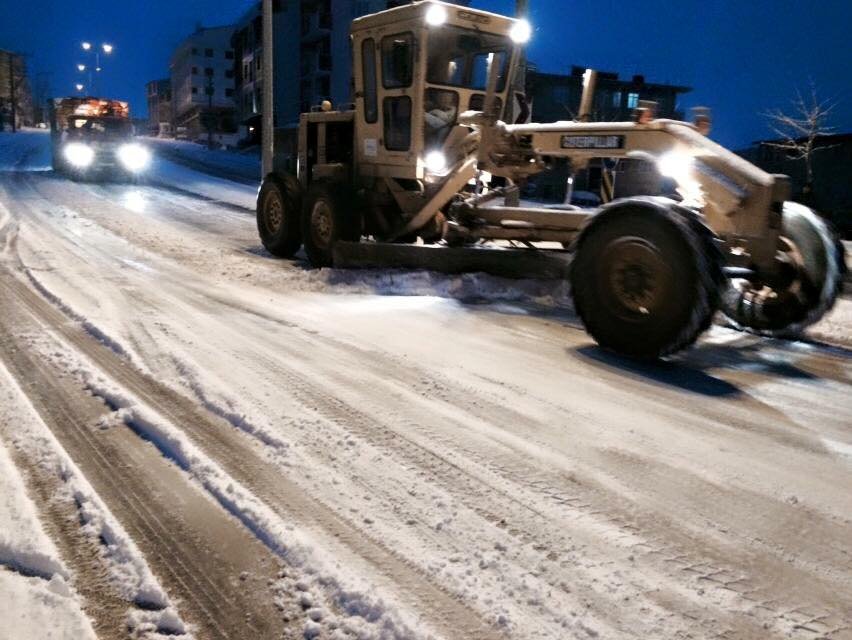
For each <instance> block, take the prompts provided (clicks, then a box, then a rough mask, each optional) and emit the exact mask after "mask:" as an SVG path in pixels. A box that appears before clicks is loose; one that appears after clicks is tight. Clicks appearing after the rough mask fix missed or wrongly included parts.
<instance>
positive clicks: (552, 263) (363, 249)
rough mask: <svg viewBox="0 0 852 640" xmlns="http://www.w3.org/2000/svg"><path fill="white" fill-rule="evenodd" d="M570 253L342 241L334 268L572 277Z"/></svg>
mask: <svg viewBox="0 0 852 640" xmlns="http://www.w3.org/2000/svg"><path fill="white" fill-rule="evenodd" d="M569 264H570V254H569V253H568V252H567V251H558V250H542V251H539V250H535V249H504V248H500V247H482V246H476V247H446V246H441V245H413V244H392V243H384V242H338V243H337V244H336V245H335V247H334V266H335V267H340V268H343V269H388V268H391V269H425V270H427V271H437V272H439V273H468V272H482V273H488V274H491V275H495V276H500V277H503V278H515V279H521V278H538V279H545V280H557V279H565V278H567V277H568V268H569Z"/></svg>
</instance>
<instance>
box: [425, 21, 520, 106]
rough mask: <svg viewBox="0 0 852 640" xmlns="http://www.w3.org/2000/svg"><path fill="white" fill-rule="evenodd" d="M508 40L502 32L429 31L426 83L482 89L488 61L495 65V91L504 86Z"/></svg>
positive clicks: (508, 48) (509, 49)
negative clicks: (496, 74)
mask: <svg viewBox="0 0 852 640" xmlns="http://www.w3.org/2000/svg"><path fill="white" fill-rule="evenodd" d="M511 50H512V48H511V43H510V42H509V41H508V39H507V38H505V37H503V36H498V35H493V34H488V33H477V32H474V31H469V30H467V29H462V28H460V27H450V26H447V27H444V28H443V29H440V30H434V31H432V32H430V33H429V57H428V60H427V71H426V79H427V81H428V82H429V84H438V85H444V86H449V87H461V88H464V89H474V90H476V91H485V89H486V88H487V84H488V63H489V61H490V60H492V59H493V60H494V62H495V64H496V65H497V72H498V76H497V91H498V92H502V91H503V90H504V89H505V88H506V78H507V76H508V72H509V59H510V57H511V56H510V52H511Z"/></svg>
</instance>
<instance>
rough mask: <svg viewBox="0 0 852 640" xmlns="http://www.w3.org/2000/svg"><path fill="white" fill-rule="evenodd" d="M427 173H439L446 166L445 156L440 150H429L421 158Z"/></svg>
mask: <svg viewBox="0 0 852 640" xmlns="http://www.w3.org/2000/svg"><path fill="white" fill-rule="evenodd" d="M423 164H425V165H426V170H427V171H428V172H429V173H441V172H442V171H444V170H445V169H446V168H447V156H445V155H444V154H443V153H441V152H440V151H430V152H429V153H427V154H426V157H425V158H424V160H423Z"/></svg>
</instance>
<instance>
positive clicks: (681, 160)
mask: <svg viewBox="0 0 852 640" xmlns="http://www.w3.org/2000/svg"><path fill="white" fill-rule="evenodd" d="M692 166H693V160H692V156H690V155H687V154H685V153H681V152H679V151H670V152H668V153H666V154H664V155H662V156H660V157H659V158H658V159H657V171H659V172H660V175H662V176H666V177H667V178H673V179H674V180H677V181H678V182H681V181H683V180H685V179H687V178H689V177H690V176H691V175H692Z"/></svg>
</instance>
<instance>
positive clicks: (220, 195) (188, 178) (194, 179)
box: [147, 156, 260, 211]
mask: <svg viewBox="0 0 852 640" xmlns="http://www.w3.org/2000/svg"><path fill="white" fill-rule="evenodd" d="M147 178H148V180H149V181H150V182H152V183H154V184H160V185H164V186H166V187H171V188H174V189H180V190H181V191H187V192H189V193H193V194H196V195H199V196H201V197H203V198H208V199H210V200H214V201H216V202H221V203H225V204H228V205H231V206H236V207H242V208H244V209H249V210H251V211H254V208H255V203H256V200H257V191H258V188H259V187H260V183H259V182H258V184H257V185H256V186H252V185H248V184H241V183H239V182H234V181H232V180H225V179H223V178H216V177H214V176H211V175H208V174H205V173H201V172H200V171H195V170H193V169H189V168H187V167H184V166H183V165H180V164H178V163H176V162H172V161H171V160H166V159H165V158H162V157H160V156H154V159H153V161H152V162H151V167H150V169H149V171H148V174H147Z"/></svg>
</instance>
